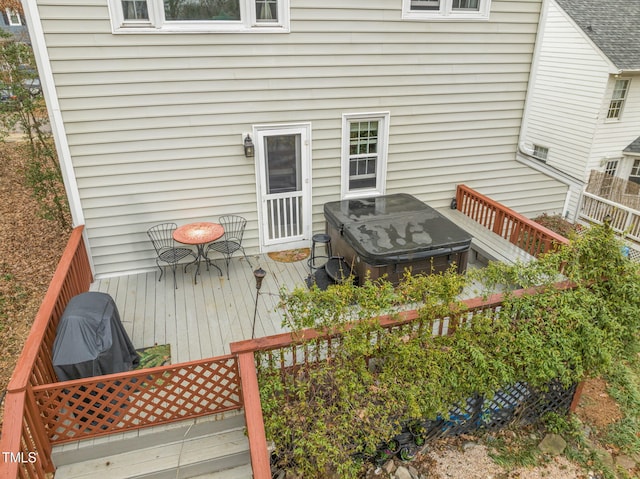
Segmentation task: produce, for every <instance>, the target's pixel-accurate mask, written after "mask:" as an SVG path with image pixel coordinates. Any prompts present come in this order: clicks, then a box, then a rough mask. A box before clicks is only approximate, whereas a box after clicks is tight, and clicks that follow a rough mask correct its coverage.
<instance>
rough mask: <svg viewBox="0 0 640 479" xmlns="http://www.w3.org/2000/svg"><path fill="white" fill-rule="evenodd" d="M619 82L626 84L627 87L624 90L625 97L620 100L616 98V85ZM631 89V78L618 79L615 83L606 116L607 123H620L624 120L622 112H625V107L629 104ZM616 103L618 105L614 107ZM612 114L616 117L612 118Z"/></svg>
mask: <svg viewBox="0 0 640 479" xmlns="http://www.w3.org/2000/svg"><path fill="white" fill-rule="evenodd" d="M618 82H626V87H625V88H624V90H623V91H624V95H623V96H622V97H620V98H616V97H615V96H614V95H615V93H616V85H617V84H618ZM630 88H631V78H616V79H615V81H614V83H613V91H612V92H611V99H610V100H609V106H608V107H607V114H606V116H605V120H606V121H619V120H620V119H621V118H622V112H623V111H624V106H625V104H626V103H627V98H628V97H629V89H630ZM614 103H618V105H616V106H615V107H614ZM612 112H617V113H614V115H615V116H611V115H612Z"/></svg>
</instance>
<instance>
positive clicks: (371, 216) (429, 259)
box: [324, 194, 471, 284]
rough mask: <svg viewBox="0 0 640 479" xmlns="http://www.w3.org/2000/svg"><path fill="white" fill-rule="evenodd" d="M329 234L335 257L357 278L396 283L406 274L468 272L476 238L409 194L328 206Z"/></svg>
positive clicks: (359, 279) (325, 206) (347, 201)
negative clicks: (471, 249) (452, 265)
mask: <svg viewBox="0 0 640 479" xmlns="http://www.w3.org/2000/svg"><path fill="white" fill-rule="evenodd" d="M324 216H325V219H326V230H327V233H328V234H329V235H330V236H331V248H332V251H333V255H334V256H342V257H344V260H345V262H346V263H347V264H349V265H350V266H351V267H352V268H353V270H354V273H355V274H357V276H358V282H359V284H362V283H363V282H364V279H365V278H366V276H367V274H368V275H369V277H370V278H371V279H377V278H379V277H381V276H383V275H385V274H386V275H387V280H389V281H391V282H392V283H394V284H397V283H398V282H399V280H400V279H401V278H402V276H403V275H404V272H405V269H409V270H411V272H412V273H413V274H431V273H438V272H442V271H445V270H447V269H448V268H449V267H450V266H451V264H452V263H455V264H456V267H457V270H458V272H459V273H464V272H465V271H466V269H467V256H468V254H469V248H470V246H471V236H470V235H469V233H467V232H466V231H464V230H463V229H462V228H460V227H459V226H457V225H456V224H454V223H453V222H452V221H450V220H449V219H447V218H445V217H444V216H442V215H441V214H440V213H438V212H437V211H436V210H435V209H433V208H431V207H430V206H429V205H427V204H425V203H423V202H422V201H420V200H418V199H417V198H415V197H414V196H411V195H408V194H395V195H385V196H378V197H376V198H363V199H354V200H343V201H333V202H330V203H325V205H324Z"/></svg>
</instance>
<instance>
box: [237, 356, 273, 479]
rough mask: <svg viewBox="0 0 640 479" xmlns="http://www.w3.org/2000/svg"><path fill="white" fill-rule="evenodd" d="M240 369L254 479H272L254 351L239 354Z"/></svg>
mask: <svg viewBox="0 0 640 479" xmlns="http://www.w3.org/2000/svg"><path fill="white" fill-rule="evenodd" d="M238 369H239V371H240V384H241V387H242V397H243V402H244V416H245V420H246V423H247V437H248V439H249V452H250V454H251V468H252V469H253V479H270V478H271V465H270V460H269V450H268V448H267V438H266V435H265V430H264V418H263V417H262V406H261V405H260V389H259V388H258V372H257V370H256V363H255V359H254V353H253V352H252V351H249V352H243V353H240V354H238Z"/></svg>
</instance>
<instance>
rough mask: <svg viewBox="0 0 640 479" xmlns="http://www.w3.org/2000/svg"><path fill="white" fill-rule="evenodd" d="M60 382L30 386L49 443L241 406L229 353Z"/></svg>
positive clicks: (233, 358) (232, 360) (234, 369)
mask: <svg viewBox="0 0 640 479" xmlns="http://www.w3.org/2000/svg"><path fill="white" fill-rule="evenodd" d="M107 378H108V379H107ZM62 384H63V386H59V385H58V384H53V385H47V386H40V387H37V388H34V393H35V397H36V401H37V403H38V406H39V408H40V412H41V414H42V416H43V418H44V421H45V425H46V429H47V433H48V435H49V438H50V440H51V442H52V443H63V442H67V441H76V440H78V439H84V438H86V437H91V436H97V435H103V434H109V433H113V432H117V431H119V430H123V429H137V428H141V427H145V426H149V425H157V424H161V423H168V422H173V421H178V420H183V419H187V418H193V417H198V416H203V415H207V414H215V413H220V412H224V411H229V410H232V409H240V408H241V407H242V398H241V393H240V377H239V374H238V368H237V363H236V360H235V357H232V356H227V357H224V358H218V359H215V360H210V359H209V360H203V361H198V362H193V363H187V364H182V365H179V366H168V367H161V368H153V369H149V370H146V371H145V370H141V371H140V372H139V373H138V374H132V373H126V374H125V375H124V376H122V377H113V376H107V377H101V378H95V379H92V380H86V379H85V380H79V381H73V382H67V383H62Z"/></svg>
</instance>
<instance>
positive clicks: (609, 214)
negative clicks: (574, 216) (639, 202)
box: [579, 191, 640, 243]
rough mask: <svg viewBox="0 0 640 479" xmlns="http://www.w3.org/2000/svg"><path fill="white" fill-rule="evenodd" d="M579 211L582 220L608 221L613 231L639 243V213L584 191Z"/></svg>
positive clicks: (593, 221) (591, 221) (592, 221)
mask: <svg viewBox="0 0 640 479" xmlns="http://www.w3.org/2000/svg"><path fill="white" fill-rule="evenodd" d="M579 211H580V217H581V218H582V219H584V220H586V221H589V222H590V223H603V222H604V221H605V220H606V221H609V224H610V225H611V227H612V228H613V229H614V231H616V232H617V233H619V234H621V235H623V236H625V237H626V238H629V239H631V240H633V241H634V242H636V243H638V242H640V211H638V210H634V209H633V208H630V207H628V206H624V205H622V204H620V203H616V202H615V201H611V200H608V199H606V198H602V197H601V196H597V195H594V194H592V193H587V192H586V191H585V192H584V193H582V202H581V204H580V210H579Z"/></svg>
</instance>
